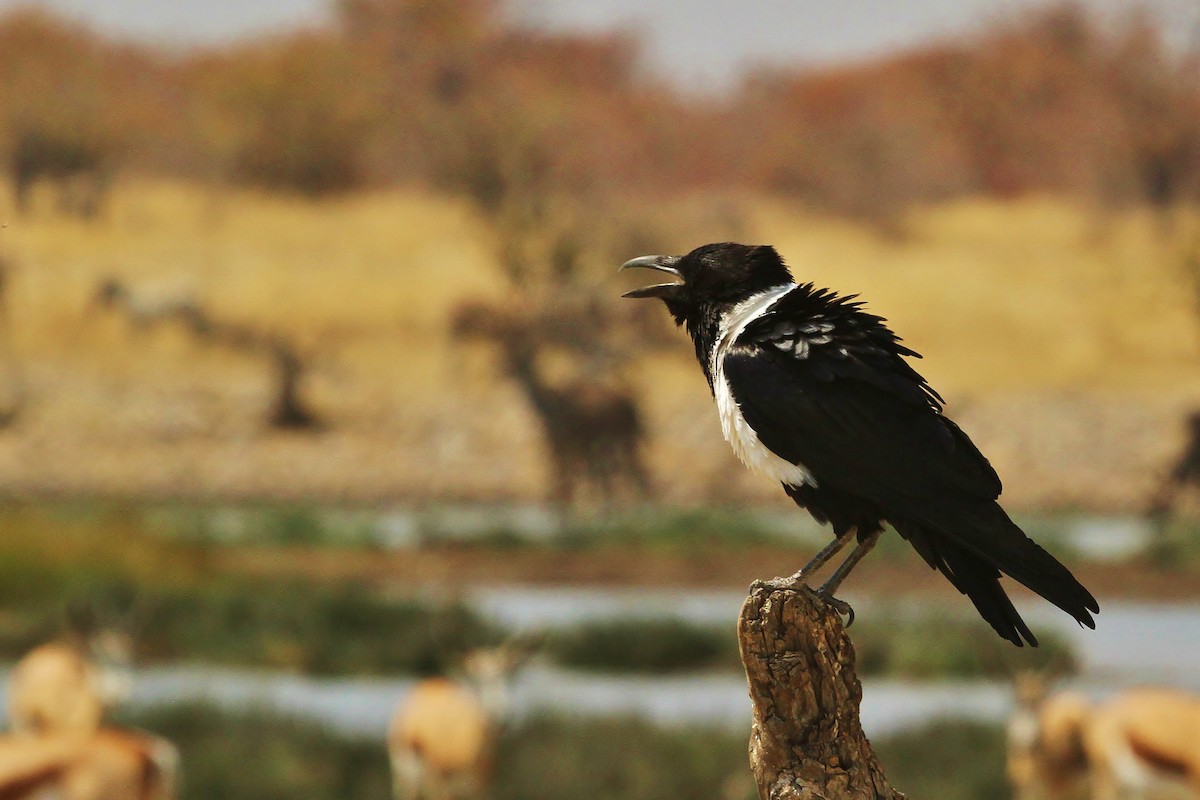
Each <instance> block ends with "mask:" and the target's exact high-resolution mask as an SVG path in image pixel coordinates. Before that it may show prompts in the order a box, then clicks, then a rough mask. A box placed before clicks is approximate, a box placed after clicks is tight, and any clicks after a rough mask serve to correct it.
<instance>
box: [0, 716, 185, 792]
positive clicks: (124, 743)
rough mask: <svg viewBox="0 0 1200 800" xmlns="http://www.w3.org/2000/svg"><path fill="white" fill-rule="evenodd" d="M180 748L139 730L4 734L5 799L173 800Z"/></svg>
mask: <svg viewBox="0 0 1200 800" xmlns="http://www.w3.org/2000/svg"><path fill="white" fill-rule="evenodd" d="M177 762H178V753H177V752H176V750H175V748H174V747H173V746H172V745H171V744H170V743H169V742H166V741H165V740H163V739H160V738H158V737H155V736H149V735H146V734H142V733H137V732H133V731H122V730H111V729H107V730H100V731H97V732H93V733H91V734H88V735H77V734H73V733H70V734H64V733H54V734H47V735H43V736H28V735H9V736H0V797H3V798H5V800H171V799H172V798H173V797H174V796H175V775H176V768H177Z"/></svg>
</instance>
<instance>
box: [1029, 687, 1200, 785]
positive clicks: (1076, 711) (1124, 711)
mask: <svg viewBox="0 0 1200 800" xmlns="http://www.w3.org/2000/svg"><path fill="white" fill-rule="evenodd" d="M1022 689H1023V687H1022V686H1021V683H1020V681H1018V708H1017V713H1016V714H1015V715H1014V716H1013V719H1012V720H1011V721H1010V723H1009V727H1008V776H1009V779H1010V781H1011V782H1012V784H1013V788H1014V793H1015V796H1016V798H1017V800H1200V697H1196V696H1195V695H1191V694H1188V693H1186V692H1182V691H1179V690H1175V689H1164V688H1149V687H1147V688H1136V689H1128V690H1126V691H1124V692H1121V693H1119V694H1117V695H1115V696H1114V697H1112V698H1111V699H1109V700H1107V701H1106V702H1103V703H1100V704H1093V703H1092V702H1090V701H1089V700H1088V699H1087V698H1085V697H1084V696H1083V695H1081V694H1078V693H1076V692H1058V693H1055V694H1051V695H1048V696H1047V695H1046V693H1045V692H1044V691H1042V692H1041V695H1040V697H1039V696H1037V694H1036V693H1034V692H1028V691H1026V692H1025V695H1026V696H1024V697H1023V696H1022V694H1023V692H1022Z"/></svg>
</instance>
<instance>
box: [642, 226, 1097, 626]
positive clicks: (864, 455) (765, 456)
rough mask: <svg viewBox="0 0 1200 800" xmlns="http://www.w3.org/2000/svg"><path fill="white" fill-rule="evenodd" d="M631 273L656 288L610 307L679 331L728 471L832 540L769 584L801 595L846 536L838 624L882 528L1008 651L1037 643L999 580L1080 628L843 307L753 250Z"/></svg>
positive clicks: (951, 440)
mask: <svg viewBox="0 0 1200 800" xmlns="http://www.w3.org/2000/svg"><path fill="white" fill-rule="evenodd" d="M636 267H641V268H647V269H652V270H658V271H659V272H664V273H667V274H669V275H670V276H672V280H671V281H670V282H668V283H660V284H656V285H654V286H647V287H645V288H643V289H635V290H634V291H631V292H627V293H626V294H625V297H657V298H659V299H660V300H662V301H663V302H664V303H665V304H666V306H667V310H668V311H669V312H670V313H671V316H673V317H674V319H675V323H676V324H677V325H682V326H684V327H685V328H686V329H687V332H688V334H689V335H690V336H691V338H692V343H693V344H694V345H695V348H696V358H697V359H698V360H699V361H700V366H701V368H702V369H703V370H704V375H705V377H706V378H708V384H709V387H710V389H711V390H712V394H713V398H714V399H715V400H716V405H717V412H718V415H719V416H720V420H721V429H722V431H723V432H724V434H725V439H726V440H727V441H728V442H729V444H730V445H732V447H733V450H734V452H735V453H736V454H737V456H738V458H739V459H741V461H742V462H743V463H744V464H745V465H746V466H747V467H749V468H751V469H752V470H755V471H757V472H761V473H763V474H765V475H766V476H768V477H770V478H773V479H774V480H777V481H779V482H780V483H782V484H783V488H784V491H785V492H787V494H788V495H789V496H790V497H791V498H792V499H793V500H794V501H795V502H796V503H797V505H799V506H801V507H802V508H804V509H807V510H808V512H809V513H811V514H812V515H813V517H815V518H816V519H817V520H818V521H819V522H821V523H822V524H829V525H830V526H832V528H833V532H834V534H835V540H834V541H833V542H832V543H831V544H830V545H829V546H827V547H826V548H825V549H823V550H822V551H821V552H820V553H818V554H817V555H816V556H815V557H814V558H813V560H812V561H810V562H809V563H808V564H807V565H805V566H804V567H803V568H802V569H801V570H800V571H799V572H797V573H796V574H795V575H792V576H791V577H789V578H784V579H780V580H778V581H772V582H770V583H771V584H772V585H776V586H797V585H800V584H802V583H805V582H806V580H807V578H808V577H809V576H810V575H811V574H812V573H813V572H814V571H815V570H817V569H819V568H820V567H821V566H822V565H824V564H825V563H826V562H828V561H829V560H830V559H831V558H832V557H833V556H834V555H836V554H837V553H838V552H839V551H840V550H841V549H842V548H844V547H845V546H846V545H847V544H849V542H850V540H851V538H857V543H856V546H855V548H854V549H853V550H852V551H851V553H850V555H849V556H848V557H847V558H846V559H845V561H843V562H842V564H841V565H839V566H838V568H837V569H836V570H835V571H834V573H833V575H832V576H831V577H830V579H829V580H828V582H826V583H825V584H824V585H822V586H821V587H820V589H818V593H819V594H820V595H822V596H823V597H824V598H825V599H826V600H827V601H829V602H831V603H832V604H833V605H834V606H835V607H836V608H838V609H839V610H840V611H841V612H842V613H848V614H850V619H851V621H852V620H853V612H852V611H851V610H850V608H849V606H847V605H846V604H845V603H843V602H841V601H839V600H836V599H835V598H834V597H833V592H834V591H835V590H836V589H837V587H838V586H839V584H840V583H841V582H842V580H843V579H844V578H845V577H846V575H847V574H848V573H849V572H850V570H851V569H852V568H853V567H854V565H855V564H857V563H858V561H859V560H860V559H861V558H862V557H863V556H864V555H866V553H867V551H869V550H870V549H871V547H873V546H874V544H875V542H876V540H877V539H878V538H879V535H880V533H881V532H882V530H883V525H884V523H885V522H887V523H888V524H890V525H891V527H892V528H894V529H895V530H896V532H897V533H899V534H900V535H901V536H903V537H904V538H905V539H906V540H908V542H909V543H910V544H911V545H912V546H913V547H914V548H915V549H916V551H917V552H918V553H919V554H920V555H921V557H922V558H923V559H924V560H925V561H926V562H928V563H929V565H930V566H931V567H933V568H935V569H937V570H940V571H941V572H942V573H943V574H944V575H945V576H946V577H947V578H948V579H949V580H950V582H951V583H952V584H954V586H955V588H957V589H958V590H959V591H960V592H962V593H963V594H965V595H967V596H968V597H969V598H970V599H971V602H972V603H974V604H975V608H976V609H978V611H979V613H980V615H981V616H982V617H983V618H984V619H985V620H986V621H987V622H988V623H990V624H991V625H992V627H993V628H995V629H996V631H997V632H998V633H999V634H1000V635H1001V636H1003V637H1004V638H1005V639H1007V640H1008V641H1010V642H1012V643H1013V644H1015V645H1017V646H1018V647H1020V646H1022V645H1023V642H1028V643H1030V644H1031V645H1034V646H1036V645H1037V639H1036V637H1034V635H1033V633H1032V632H1031V631H1030V630H1029V626H1028V625H1026V624H1025V621H1024V620H1023V619H1021V616H1020V615H1019V614H1018V613H1017V611H1016V609H1015V608H1013V604H1012V601H1011V600H1010V599H1009V598H1008V595H1007V594H1005V592H1004V589H1003V587H1002V586H1001V585H1000V575H1001V573H1005V574H1007V575H1009V576H1011V577H1012V578H1014V579H1016V580H1017V581H1019V582H1021V583H1023V584H1024V585H1025V586H1027V587H1029V588H1030V589H1032V590H1033V591H1035V592H1037V593H1038V594H1040V595H1041V596H1042V597H1044V598H1046V599H1047V600H1049V601H1050V602H1051V603H1053V604H1054V605H1056V606H1058V607H1059V608H1061V609H1062V610H1063V611H1066V612H1067V613H1068V614H1070V615H1071V616H1072V617H1074V618H1075V619H1076V620H1078V621H1079V623H1080V624H1082V625H1086V626H1087V627H1089V628H1094V627H1095V622H1094V620H1093V619H1092V613H1095V612H1098V611H1099V610H1100V607H1099V605H1098V604H1097V603H1096V599H1095V598H1094V597H1093V596H1092V595H1091V593H1090V592H1088V590H1087V589H1085V588H1084V587H1083V586H1082V585H1081V584H1080V583H1079V581H1077V580H1076V579H1075V576H1073V575H1072V574H1071V573H1070V571H1069V570H1067V568H1066V567H1064V566H1063V565H1062V564H1060V563H1059V562H1058V561H1057V560H1056V559H1055V558H1054V557H1053V556H1051V555H1050V554H1049V553H1047V552H1046V551H1045V550H1043V549H1042V548H1041V547H1039V546H1038V545H1037V544H1035V543H1034V542H1033V541H1032V540H1031V539H1029V537H1027V536H1026V535H1025V534H1024V533H1023V532H1022V531H1021V529H1020V528H1018V527H1017V526H1016V524H1014V523H1013V522H1012V520H1010V519H1009V518H1008V515H1007V514H1005V512H1004V510H1003V509H1002V508H1001V507H1000V505H999V504H998V503H997V502H996V498H997V497H999V496H1000V488H1001V487H1000V478H999V477H998V476H997V475H996V472H995V470H994V469H992V466H991V464H989V463H988V461H987V459H986V458H984V457H983V455H982V454H981V453H980V452H979V450H978V449H976V447H975V445H974V444H973V443H972V442H971V440H970V439H969V438H967V435H966V434H965V433H963V432H962V430H961V429H959V427H958V426H957V425H955V424H954V422H952V421H951V420H950V419H949V418H947V417H946V416H945V415H944V414H943V413H942V398H941V397H940V396H939V395H938V393H937V392H936V391H934V389H933V388H932V387H931V386H930V385H929V384H928V383H926V381H925V379H924V378H923V377H921V375H920V374H918V373H917V371H916V370H915V369H913V367H912V365H911V364H909V362H908V361H907V360H905V357H912V358H919V357H920V356H919V355H918V354H917V353H915V352H913V351H912V350H910V349H908V348H907V347H905V346H904V345H903V344H901V340H900V338H899V337H898V336H896V335H895V334H894V333H892V331H891V330H890V329H889V328H888V327H887V326H886V325H885V321H884V319H883V318H882V317H878V316H875V315H874V314H869V313H867V312H866V311H865V310H864V308H863V303H862V302H861V301H859V300H856V299H855V298H856V297H857V295H850V296H846V297H843V296H839V295H837V294H835V293H833V292H832V291H830V290H828V289H820V288H817V287H816V286H814V285H813V284H812V283H800V284H798V283H796V282H795V281H794V280H793V278H792V275H791V273H790V272H789V271H788V268H787V266H785V265H784V263H783V260H782V259H781V258H780V257H779V254H778V253H777V252H776V251H775V249H774V248H772V247H769V246H748V245H742V244H734V243H732V242H724V243H718V244H708V245H704V246H702V247H699V248H697V249H695V250H693V251H692V252H690V253H688V254H687V255H685V256H642V257H640V258H635V259H633V260H632V261H628V262H626V263H625V264H624V265H622V267H621V269H623V270H624V269H630V268H636Z"/></svg>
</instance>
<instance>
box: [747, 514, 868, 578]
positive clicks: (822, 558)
mask: <svg viewBox="0 0 1200 800" xmlns="http://www.w3.org/2000/svg"><path fill="white" fill-rule="evenodd" d="M853 537H854V529H853V528H851V529H850V530H849V531H847V532H846V533H843V534H842V535H841V536H839V537H837V538H836V539H834V540H833V541H832V542H830V543H829V544H827V545H825V547H823V548H822V549H821V550H820V552H818V553H817V554H816V555H815V556H813V557H812V559H811V560H810V561H809V562H808V563H807V564H805V565H804V566H803V567H801V568H800V570H799V571H798V572H796V574H794V575H790V576H788V577H786V578H775V579H773V580H769V581H764V580H757V581H755V582H754V583H752V584H751V585H750V588H751V590H753V589H764V588H765V589H791V588H794V587H796V586H800V585H802V584H804V583H806V581H807V580H808V576H809V575H812V574H813V573H814V572H816V571H817V570H819V569H820V568H821V567H823V566H825V564H827V563H828V562H829V559H831V558H833V557H834V556H836V555H837V554H838V553H840V552H841V551H842V550H843V549H844V548H845V547H846V545H848V544H850V540H851V539H852V538H853Z"/></svg>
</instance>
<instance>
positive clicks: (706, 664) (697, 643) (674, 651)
mask: <svg viewBox="0 0 1200 800" xmlns="http://www.w3.org/2000/svg"><path fill="white" fill-rule="evenodd" d="M546 651H547V653H548V654H549V655H550V657H551V658H553V659H554V661H556V662H557V663H559V664H561V665H562V666H564V667H577V668H582V669H592V670H605V671H613V672H646V671H649V672H684V671H688V670H697V669H710V668H713V667H719V668H724V669H736V668H740V662H739V661H738V651H737V638H736V635H735V633H734V630H733V623H732V621H730V624H729V625H728V626H726V627H725V628H719V627H717V626H701V625H692V624H689V623H686V622H683V621H681V620H677V619H611V620H602V621H598V622H584V623H581V624H579V625H574V626H572V627H570V628H564V629H562V630H560V631H556V632H555V633H553V634H552V635H551V636H550V637H549V638H548V640H547V642H546Z"/></svg>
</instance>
